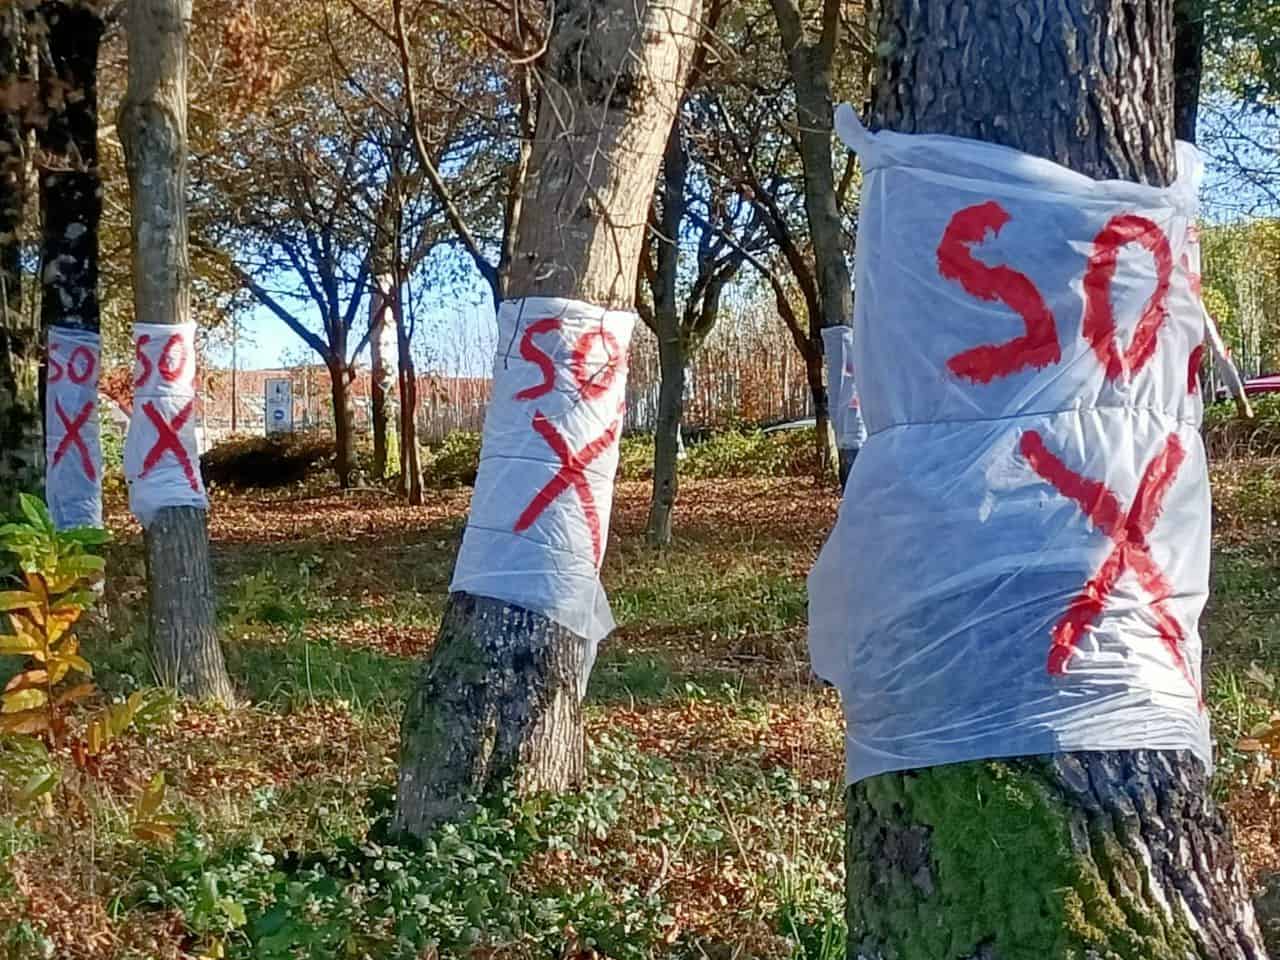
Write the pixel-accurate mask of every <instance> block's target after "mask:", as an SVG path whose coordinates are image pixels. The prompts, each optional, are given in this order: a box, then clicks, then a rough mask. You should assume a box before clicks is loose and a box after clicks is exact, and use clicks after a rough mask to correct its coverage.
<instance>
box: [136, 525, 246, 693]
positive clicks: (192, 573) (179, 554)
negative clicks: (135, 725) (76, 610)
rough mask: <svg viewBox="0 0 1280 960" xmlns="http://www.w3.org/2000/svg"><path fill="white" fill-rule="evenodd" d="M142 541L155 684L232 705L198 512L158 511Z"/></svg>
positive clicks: (205, 537)
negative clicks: (144, 552) (144, 547)
mask: <svg viewBox="0 0 1280 960" xmlns="http://www.w3.org/2000/svg"><path fill="white" fill-rule="evenodd" d="M143 539H144V540H145V541H146V548H147V573H148V575H149V581H150V582H149V584H148V586H149V588H150V589H149V590H148V597H149V607H150V615H151V646H152V651H153V655H154V658H155V670H156V678H157V680H159V682H160V684H161V685H163V686H165V687H168V688H169V689H171V690H180V691H182V693H183V694H184V695H185V696H188V697H191V698H192V699H193V700H217V701H219V702H221V703H225V704H231V703H234V702H235V691H234V689H233V688H232V686H231V678H230V677H229V676H228V675H227V667H226V664H225V662H224V661H223V657H222V644H221V641H220V638H219V636H218V629H217V608H216V602H215V597H214V592H213V570H212V569H211V567H210V565H209V531H208V529H207V528H206V526H205V514H204V511H203V510H193V509H191V508H190V507H168V508H166V509H164V510H161V511H160V513H159V514H158V515H157V517H156V518H155V520H154V521H152V523H151V525H150V526H149V527H147V528H146V530H145V531H144V534H143Z"/></svg>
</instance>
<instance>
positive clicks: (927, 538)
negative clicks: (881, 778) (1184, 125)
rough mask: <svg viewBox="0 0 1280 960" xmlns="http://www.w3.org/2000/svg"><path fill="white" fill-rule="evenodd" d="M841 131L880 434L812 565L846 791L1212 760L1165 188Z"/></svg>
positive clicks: (964, 147) (863, 365)
mask: <svg viewBox="0 0 1280 960" xmlns="http://www.w3.org/2000/svg"><path fill="white" fill-rule="evenodd" d="M837 129H838V130H839V132H840V134H841V136H842V138H843V139H844V140H845V142H846V143H848V144H849V145H850V146H851V147H852V148H853V149H855V150H856V151H857V152H858V154H859V156H860V158H861V160H862V163H863V166H864V170H865V171H866V180H865V185H864V188H863V192H862V207H861V213H860V217H859V228H858V247H857V249H858V258H857V264H856V274H857V290H858V297H857V302H856V308H855V314H856V316H855V324H854V325H855V328H856V329H857V342H856V344H855V364H856V367H857V370H858V374H859V381H858V389H859V394H860V398H861V401H862V412H863V416H864V417H865V418H866V423H867V429H868V431H869V439H868V441H867V443H866V444H865V445H864V446H863V448H862V451H861V453H860V454H859V457H858V460H857V463H856V464H855V465H854V468H853V472H852V474H851V476H850V478H849V482H848V485H847V487H846V490H845V497H844V500H843V502H842V504H841V508H840V513H839V517H838V520H837V523H836V526H835V529H834V530H833V532H832V534H831V536H830V538H829V540H828V541H827V543H826V544H825V545H824V547H823V549H822V552H821V554H820V555H819V557H818V560H817V562H816V564H815V565H814V568H813V570H812V572H811V574H810V577H809V596H810V600H809V614H810V638H809V642H810V650H811V654H812V658H813V664H814V668H815V670H816V671H817V672H818V673H819V674H820V675H821V676H823V677H825V678H827V679H829V680H830V681H831V682H832V683H834V684H835V685H836V686H837V687H838V688H839V689H840V691H841V693H842V695H843V699H844V704H845V710H846V716H847V721H848V733H847V753H848V777H849V779H850V781H856V780H860V779H863V778H865V777H869V776H872V775H875V774H878V773H882V772H886V771H891V770H898V769H909V768H916V767H925V766H931V765H936V764H942V763H950V762H957V761H964V760H976V759H981V758H987V757H1000V756H1015V755H1026V754H1042V753H1052V752H1058V751H1070V750H1109V749H1135V748H1158V749H1190V750H1193V751H1195V753H1196V754H1197V755H1198V756H1199V757H1200V758H1201V759H1202V760H1203V761H1204V762H1205V764H1206V765H1208V764H1209V762H1210V747H1209V733H1208V721H1207V718H1206V715H1205V712H1204V709H1203V701H1202V699H1201V696H1200V639H1199V636H1198V634H1197V621H1198V618H1199V615H1200V612H1201V609H1202V607H1203V605H1204V601H1205V598H1206V594H1207V589H1208V574H1209V487H1208V477H1207V472H1206V468H1205V455H1204V450H1203V447H1202V445H1201V441H1200V434H1199V423H1200V416H1201V406H1200V397H1199V392H1198V390H1197V389H1195V383H1194V373H1193V372H1192V364H1193V363H1194V362H1196V360H1197V359H1198V357H1197V351H1198V350H1199V349H1200V346H1201V342H1202V339H1203V337H1204V323H1203V317H1202V314H1201V311H1200V305H1199V298H1198V295H1197V294H1196V292H1195V290H1194V289H1193V288H1192V283H1191V278H1190V274H1189V271H1188V270H1187V269H1186V267H1185V265H1184V264H1183V255H1184V253H1185V252H1186V250H1187V233H1188V227H1189V225H1191V224H1192V223H1193V222H1194V216H1195V212H1196V180H1197V176H1198V170H1199V164H1198V158H1197V156H1196V154H1195V152H1194V149H1193V148H1191V147H1189V146H1187V145H1180V147H1179V153H1178V157H1179V166H1180V170H1181V171H1182V174H1181V176H1180V178H1179V180H1178V181H1177V183H1176V184H1175V185H1173V186H1172V187H1170V188H1168V189H1157V188H1152V187H1146V186H1142V185H1137V184H1132V183H1127V182H1118V181H1108V182H1098V181H1094V180H1091V179H1089V178H1087V177H1084V176H1082V175H1079V174H1077V173H1074V172H1072V171H1070V170H1067V169H1065V168H1062V167H1060V166H1058V165H1056V164H1053V163H1051V162H1048V161H1046V160H1042V159H1038V158H1034V157H1030V156H1026V155H1024V154H1021V153H1018V152H1017V151H1014V150H1010V149H1007V148H1003V147H998V146H994V145H990V144H984V143H978V142H973V141H967V140H961V139H956V138H951V137H942V136H906V135H901V134H894V133H878V134H874V135H872V134H868V133H867V132H866V131H864V130H863V129H862V128H861V127H860V126H859V125H858V124H857V121H856V118H855V117H854V116H853V113H852V111H851V110H849V109H848V108H847V107H844V108H841V110H840V111H838V113H837Z"/></svg>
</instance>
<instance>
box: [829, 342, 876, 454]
mask: <svg viewBox="0 0 1280 960" xmlns="http://www.w3.org/2000/svg"><path fill="white" fill-rule="evenodd" d="M822 349H823V353H824V354H825V355H826V358H827V384H828V394H829V397H830V400H829V402H830V404H831V425H832V427H833V428H834V429H835V434H836V446H837V447H839V448H840V449H841V450H858V449H860V448H861V447H862V445H863V444H864V443H866V441H867V428H866V426H865V425H864V424H863V422H862V411H861V410H860V409H859V406H858V388H857V384H856V382H855V378H854V372H853V328H852V327H850V326H840V327H824V328H823V329H822Z"/></svg>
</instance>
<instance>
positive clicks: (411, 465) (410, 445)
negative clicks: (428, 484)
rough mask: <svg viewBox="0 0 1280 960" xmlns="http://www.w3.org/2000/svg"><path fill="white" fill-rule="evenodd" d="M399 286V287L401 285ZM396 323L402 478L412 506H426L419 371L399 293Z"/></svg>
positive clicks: (393, 305) (394, 314)
mask: <svg viewBox="0 0 1280 960" xmlns="http://www.w3.org/2000/svg"><path fill="white" fill-rule="evenodd" d="M397 289H399V287H397ZM391 309H392V317H394V319H395V325H396V351H397V356H398V358H399V368H400V478H401V489H402V492H403V494H404V497H405V499H406V500H408V501H409V505H410V506H412V507H420V506H422V450H421V448H420V447H419V446H418V370H417V366H416V365H415V364H414V362H413V349H412V344H411V343H410V340H409V329H408V324H407V323H406V322H405V316H404V304H403V301H402V300H401V298H400V297H399V296H396V297H395V299H394V300H392V302H391Z"/></svg>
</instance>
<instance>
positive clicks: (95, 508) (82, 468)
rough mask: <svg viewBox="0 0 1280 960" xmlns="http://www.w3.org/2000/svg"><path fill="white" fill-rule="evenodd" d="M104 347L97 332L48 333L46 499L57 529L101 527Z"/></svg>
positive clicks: (61, 329) (51, 330)
mask: <svg viewBox="0 0 1280 960" xmlns="http://www.w3.org/2000/svg"><path fill="white" fill-rule="evenodd" d="M101 344H102V341H101V338H99V336H98V335H97V334H96V333H90V332H88V331H85V330H73V329H70V328H68V327H50V328H49V367H48V389H47V390H46V391H45V415H44V422H45V495H46V497H47V498H48V501H49V513H50V515H51V516H52V517H53V522H54V525H55V526H57V528H58V529H59V530H69V529H71V528H72V527H101V526H102V444H101V441H100V433H99V425H98V376H99V373H100V367H101V353H102V350H101Z"/></svg>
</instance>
